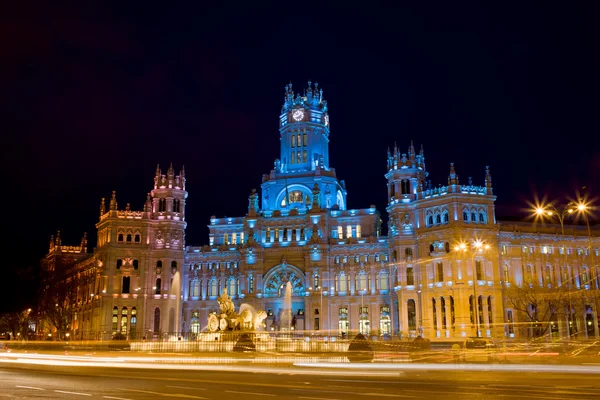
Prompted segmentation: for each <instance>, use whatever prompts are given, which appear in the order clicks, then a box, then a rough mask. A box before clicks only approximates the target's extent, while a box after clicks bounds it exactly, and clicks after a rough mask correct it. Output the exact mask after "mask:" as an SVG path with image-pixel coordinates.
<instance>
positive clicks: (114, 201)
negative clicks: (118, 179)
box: [110, 190, 117, 211]
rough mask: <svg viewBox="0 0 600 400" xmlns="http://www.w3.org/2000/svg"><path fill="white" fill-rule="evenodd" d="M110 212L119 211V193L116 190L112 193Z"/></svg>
mask: <svg viewBox="0 0 600 400" xmlns="http://www.w3.org/2000/svg"><path fill="white" fill-rule="evenodd" d="M110 210H111V211H116V210H117V191H116V190H113V191H112V196H111V198H110Z"/></svg>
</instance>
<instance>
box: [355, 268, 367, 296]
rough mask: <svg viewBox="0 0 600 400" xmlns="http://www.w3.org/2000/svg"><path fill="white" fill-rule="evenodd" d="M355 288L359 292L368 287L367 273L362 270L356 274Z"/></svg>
mask: <svg viewBox="0 0 600 400" xmlns="http://www.w3.org/2000/svg"><path fill="white" fill-rule="evenodd" d="M356 288H357V290H359V291H361V292H362V291H364V290H367V288H368V279H367V274H366V273H365V272H364V271H361V272H360V273H359V274H358V275H356Z"/></svg>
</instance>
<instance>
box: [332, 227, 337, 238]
mask: <svg viewBox="0 0 600 400" xmlns="http://www.w3.org/2000/svg"><path fill="white" fill-rule="evenodd" d="M331 237H332V238H334V239H337V238H338V231H337V229H334V230H332V231H331Z"/></svg>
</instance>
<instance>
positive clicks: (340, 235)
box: [337, 226, 344, 239]
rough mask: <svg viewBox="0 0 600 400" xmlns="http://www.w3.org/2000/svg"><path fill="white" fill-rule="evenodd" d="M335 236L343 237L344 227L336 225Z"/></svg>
mask: <svg viewBox="0 0 600 400" xmlns="http://www.w3.org/2000/svg"><path fill="white" fill-rule="evenodd" d="M337 237H338V239H341V238H343V237H344V229H343V228H342V227H341V226H338V227H337Z"/></svg>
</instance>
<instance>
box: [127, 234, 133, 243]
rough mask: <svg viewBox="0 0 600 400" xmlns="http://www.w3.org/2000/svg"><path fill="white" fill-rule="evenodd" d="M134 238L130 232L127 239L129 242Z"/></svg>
mask: <svg viewBox="0 0 600 400" xmlns="http://www.w3.org/2000/svg"><path fill="white" fill-rule="evenodd" d="M132 240H133V237H132V236H131V233H128V234H127V239H126V241H127V243H131V241H132Z"/></svg>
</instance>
